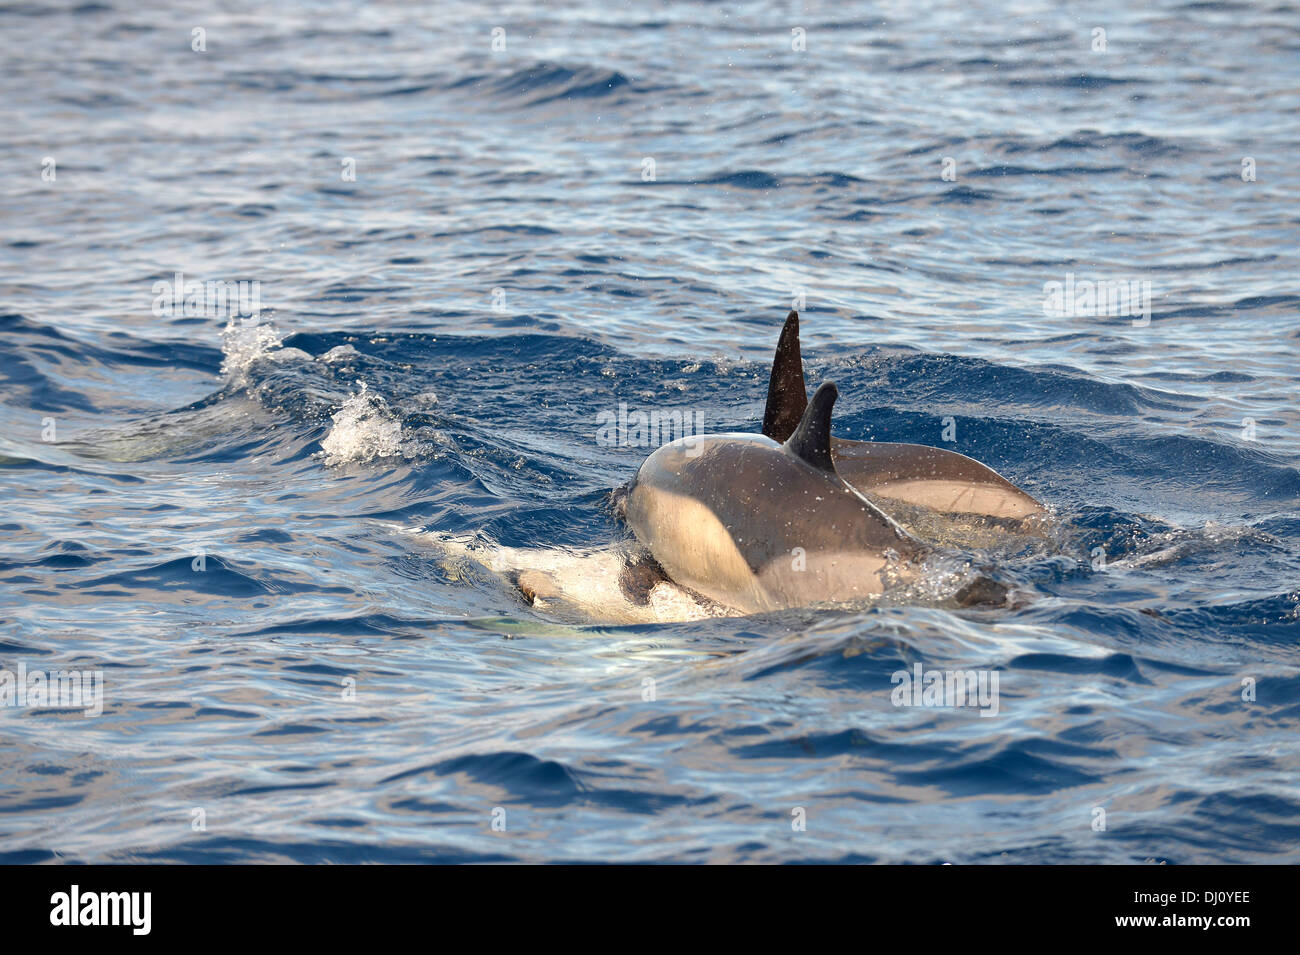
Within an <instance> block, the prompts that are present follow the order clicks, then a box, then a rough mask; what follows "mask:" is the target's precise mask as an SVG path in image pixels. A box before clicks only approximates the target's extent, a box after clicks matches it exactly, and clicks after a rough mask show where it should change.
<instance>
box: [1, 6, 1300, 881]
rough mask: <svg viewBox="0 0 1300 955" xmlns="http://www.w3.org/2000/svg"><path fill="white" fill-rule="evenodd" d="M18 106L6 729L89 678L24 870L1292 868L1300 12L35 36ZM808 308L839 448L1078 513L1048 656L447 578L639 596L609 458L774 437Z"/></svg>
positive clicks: (1056, 570)
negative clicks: (21, 685) (860, 448)
mask: <svg viewBox="0 0 1300 955" xmlns="http://www.w3.org/2000/svg"><path fill="white" fill-rule="evenodd" d="M498 28H499V29H500V30H503V31H504V33H503V34H500V33H498V34H497V37H498V43H497V46H498V47H500V46H501V45H502V44H501V42H500V40H501V39H503V40H504V49H494V48H493V38H494V30H496V29H498ZM1098 28H1100V29H1101V30H1104V31H1105V32H1104V47H1105V49H1104V50H1102V49H1100V48H1099V46H1100V44H1099V39H1100V38H1101V37H1100V35H1098V34H1097V33H1096V32H1095V31H1096V30H1097V29H1098ZM196 29H201V30H202V31H204V32H203V33H201V34H198V35H197V36H198V37H200V38H201V39H202V43H200V42H199V40H198V39H197V38H196V34H195V32H194V31H195V30H196ZM795 30H802V31H803V33H802V34H795V33H792V31H795ZM800 41H802V45H803V49H799V50H796V49H794V47H795V46H799V45H801V43H800ZM195 45H199V46H203V47H204V49H202V50H196V49H194V46H195ZM0 54H2V58H3V62H4V64H5V68H4V70H3V72H2V73H0V128H3V130H4V136H3V137H0V167H2V168H3V170H4V176H3V180H2V181H0V210H2V215H3V233H2V235H0V263H2V264H3V269H2V270H0V382H2V383H3V390H2V391H0V497H2V500H3V503H2V504H0V507H2V508H3V511H2V513H0V670H7V671H10V672H17V670H18V668H19V667H20V666H21V667H24V668H26V669H27V670H29V671H30V670H41V671H44V672H47V673H53V672H56V671H59V670H76V671H90V670H101V671H102V673H103V678H104V698H103V713H102V715H99V716H95V717H87V716H85V715H83V713H82V712H81V711H77V710H73V709H69V708H63V709H58V708H54V709H51V708H38V707H33V706H26V707H17V706H3V707H0V861H4V862H59V861H62V862H73V861H76V862H82V861H84V862H196V863H197V862H203V863H211V862H282V861H293V862H308V863H310V862H327V861H328V862H419V861H438V862H450V861H485V862H505V861H526V862H540V861H598V860H603V861H623V862H628V861H668V862H788V861H838V862H847V861H878V862H920V863H937V862H954V863H979V862H1013V863H1020V862H1084V863H1123V862H1148V861H1150V862H1168V863H1205V862H1233V863H1237V862H1289V863H1295V862H1300V785H1298V784H1297V779H1298V777H1297V772H1298V771H1300V653H1298V650H1297V643H1298V641H1300V590H1298V588H1300V582H1298V581H1300V470H1297V468H1298V467H1300V411H1298V410H1297V405H1298V402H1297V398H1298V395H1300V391H1298V383H1300V372H1298V371H1297V368H1298V365H1300V363H1298V362H1297V353H1298V352H1300V285H1298V284H1297V275H1298V274H1300V192H1298V191H1297V185H1296V173H1295V157H1296V156H1297V154H1298V153H1300V15H1298V14H1297V11H1296V8H1295V7H1294V6H1293V5H1291V4H1284V3H1274V2H1269V0H1265V2H1261V3H1234V2H1183V0H1157V2H1155V3H1151V4H1121V3H1102V4H1097V5H1093V6H1090V7H1089V8H1088V9H1086V10H1085V9H1083V8H1081V7H1077V6H1076V5H1073V4H1069V5H1061V4H1057V3H1054V2H1042V3H1037V2H1032V0H1030V2H1025V3H1017V4H1014V5H1011V6H1009V7H1008V6H1006V5H1002V4H991V3H983V2H978V0H977V2H973V3H934V2H925V0H922V2H910V3H892V2H880V3H859V4H831V3H825V4H820V3H806V4H801V3H793V4H778V3H764V2H735V3H725V4H661V3H649V2H647V3H633V4H594V3H578V4H566V5H562V6H561V8H557V9H552V10H543V9H540V8H539V5H535V4H517V5H516V4H505V5H498V4H460V3H445V4H436V5H428V6H416V5H409V4H403V3H334V2H299V3H291V4H262V3H251V2H236V3H231V4H223V5H221V8H220V9H215V8H213V7H211V6H210V5H206V4H198V3H187V2H182V3H170V4H166V5H149V4H137V3H125V2H122V0H113V2H96V3H82V4H73V3H47V2H39V0H36V2H20V3H10V4H3V5H0ZM946 159H951V160H952V162H951V163H948V164H945V160H946ZM1246 160H1250V162H1245V161H1246ZM349 161H350V162H349ZM1252 168H1253V171H1254V176H1253V181H1252V177H1251V175H1250V169H1252ZM945 170H948V171H949V173H950V174H949V175H948V176H947V177H945V175H944V172H945ZM350 171H353V172H354V173H355V176H354V177H352V176H350V175H345V174H347V173H349V172H350ZM1244 172H1245V175H1243V173H1244ZM177 272H183V273H184V275H185V277H186V278H187V279H189V280H193V281H232V282H233V281H250V282H254V281H255V282H257V283H258V289H259V294H260V299H261V304H262V307H263V310H262V312H261V314H260V316H259V321H258V322H257V323H252V322H241V321H238V320H236V321H234V322H230V321H229V316H228V315H225V314H196V315H186V314H185V311H184V309H180V310H175V309H168V308H167V307H155V305H156V304H157V303H156V302H155V299H156V298H157V297H158V293H156V291H155V283H160V282H169V281H173V276H174V274H175V273H177ZM1070 275H1073V276H1074V277H1075V279H1076V280H1090V279H1106V280H1109V279H1123V280H1125V281H1130V280H1135V281H1138V282H1139V284H1141V283H1143V282H1146V283H1149V289H1150V292H1151V300H1150V304H1151V308H1150V322H1149V323H1146V322H1145V321H1143V320H1140V319H1139V320H1137V321H1135V320H1134V318H1132V317H1130V316H1128V315H1120V316H1116V315H1086V314H1084V315H1080V314H1070V315H1066V316H1062V315H1049V314H1047V313H1046V310H1045V308H1044V287H1045V284H1046V283H1049V282H1062V283H1064V282H1066V281H1067V276H1070ZM800 295H801V296H802V302H801V304H802V306H803V307H802V309H801V313H802V316H803V321H804V354H805V361H806V363H807V366H808V374H809V380H810V383H815V382H816V381H818V380H820V379H822V378H833V379H835V380H836V381H837V382H838V384H839V387H840V392H841V398H840V402H839V405H838V406H837V409H836V410H837V415H836V423H835V428H836V433H837V434H839V435H840V436H842V437H847V438H856V439H862V440H870V439H874V440H886V441H905V442H915V443H922V444H931V445H936V446H942V447H948V448H950V449H953V450H958V451H961V452H963V453H965V454H969V455H972V456H974V457H976V458H978V459H980V460H982V461H984V462H986V463H988V464H989V465H991V466H993V467H995V468H997V469H998V470H1000V471H1001V472H1002V473H1003V474H1004V475H1006V476H1007V477H1008V478H1010V479H1011V480H1013V481H1015V482H1016V483H1018V484H1020V485H1021V486H1023V487H1024V488H1026V489H1027V490H1029V491H1030V492H1031V493H1032V494H1034V495H1035V496H1037V497H1038V498H1040V499H1041V500H1043V501H1045V502H1046V503H1048V504H1049V505H1050V506H1051V508H1052V509H1053V512H1054V514H1055V515H1056V516H1057V518H1058V519H1059V522H1060V531H1059V533H1058V534H1057V535H1056V538H1055V539H1054V540H1053V542H1052V546H1051V547H1050V548H1044V549H1040V550H1037V551H1035V552H1033V553H1032V554H1029V555H1022V556H1020V557H1019V558H1017V559H1015V560H1010V561H1008V562H1007V564H1006V566H1004V567H1002V568H1001V569H1000V573H1001V574H1002V575H1003V576H1004V578H1006V579H1009V580H1012V581H1014V582H1015V583H1016V584H1017V586H1018V587H1019V588H1020V589H1021V591H1022V593H1023V594H1024V595H1026V598H1027V599H1026V600H1025V602H1024V605H1023V606H1021V607H1019V608H1018V609H1013V610H996V611H988V610H981V611H977V610H957V609H954V608H953V607H951V606H950V605H948V604H946V603H943V602H937V603H933V604H919V605H888V606H879V607H873V608H865V609H859V610H855V611H847V610H846V611H842V612H837V611H824V610H823V611H801V612H791V613H784V614H774V615H765V616H756V617H748V618H718V619H708V620H703V621H695V622H689V623H671V622H664V623H652V624H640V625H634V626H612V625H603V624H599V623H585V624H584V623H574V622H572V621H562V620H556V619H553V618H551V617H549V616H548V615H546V614H545V613H542V612H539V611H538V610H537V609H536V608H534V607H530V606H528V605H527V604H526V603H525V602H524V601H522V600H521V599H520V598H519V595H518V594H517V593H515V592H514V591H513V590H512V589H511V588H510V587H509V586H508V585H507V584H506V583H504V582H503V581H502V580H501V579H500V578H499V577H496V576H494V575H492V574H490V573H486V572H479V571H475V570H474V569H473V568H467V567H464V566H451V565H449V564H448V562H447V561H445V560H444V559H442V557H441V555H440V554H439V553H438V551H437V548H436V547H434V546H433V545H432V544H431V541H432V540H433V539H434V536H435V535H439V534H442V535H477V536H478V537H480V538H481V539H485V540H492V541H496V542H500V543H502V544H505V545H509V546H513V547H521V548H583V547H596V546H600V545H602V544H606V543H608V542H610V541H612V540H615V539H617V538H618V537H619V535H620V534H621V530H620V528H619V527H618V526H617V524H616V523H615V521H614V519H613V517H612V516H611V514H610V512H609V511H608V509H607V508H606V506H605V497H606V494H607V493H608V491H609V490H610V489H612V488H614V487H616V486H618V485H620V484H622V483H623V482H624V481H626V480H627V479H628V478H629V477H631V475H632V474H633V473H634V472H635V469H636V467H637V466H638V465H639V463H640V461H641V460H642V458H643V457H644V455H645V454H646V450H647V449H645V448H637V447H609V446H605V445H602V444H601V443H600V442H598V440H597V426H596V420H597V416H598V415H599V414H600V413H601V412H605V411H611V410H615V409H617V407H618V405H619V403H620V402H625V403H627V404H628V405H629V406H630V407H633V408H641V409H689V410H691V411H693V412H695V413H697V414H698V415H699V416H700V417H701V418H702V419H703V420H704V421H705V422H707V424H708V425H709V428H708V430H750V431H752V430H757V427H758V422H759V420H760V419H761V414H762V407H763V400H764V396H765V390H766V381H767V371H768V362H769V361H770V356H771V350H772V347H773V345H774V343H775V338H776V334H777V331H778V330H779V328H780V323H781V320H782V319H783V318H784V316H785V312H786V310H787V309H788V308H789V307H790V305H791V303H792V302H793V301H794V300H795V298H796V297H797V296H800ZM164 297H165V296H164ZM165 304H166V303H164V305H165ZM945 428H951V429H952V431H951V432H950V434H951V436H952V437H953V440H952V441H948V442H945V441H944V440H943V432H944V430H945ZM917 664H920V665H922V667H924V668H926V669H929V670H962V671H965V670H975V671H981V672H984V673H997V675H998V677H999V685H1000V703H999V708H998V713H997V715H996V716H995V717H992V718H988V717H985V716H981V715H980V711H979V710H978V709H975V708H969V707H967V708H936V707H898V706H895V705H894V702H893V700H892V699H891V695H892V691H893V689H894V686H893V683H892V682H891V677H892V675H893V674H895V673H896V672H897V671H899V670H909V669H910V668H912V667H913V666H915V665H917Z"/></svg>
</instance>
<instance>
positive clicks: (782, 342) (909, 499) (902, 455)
mask: <svg viewBox="0 0 1300 955" xmlns="http://www.w3.org/2000/svg"><path fill="white" fill-rule="evenodd" d="M807 406H808V397H807V392H805V390H804V378H803V358H802V355H801V354H800V349H799V313H798V312H795V311H791V312H790V314H789V315H788V316H787V317H786V320H785V325H784V326H783V327H782V329H781V337H780V339H779V340H778V342H777V346H776V355H775V357H774V359H773V361H772V374H771V377H770V379H769V381H768V390H767V406H766V408H765V409H764V413H763V434H765V435H767V436H768V437H769V438H772V439H773V440H775V441H785V440H786V439H787V438H789V437H790V435H792V434H793V433H794V431H795V428H796V427H797V426H798V424H799V422H800V420H801V419H802V417H803V414H804V409H805V408H806V407H807ZM831 458H832V460H833V461H834V463H835V469H836V471H837V472H838V473H839V475H840V477H842V478H843V479H844V480H845V481H847V482H848V483H849V484H850V485H852V486H853V487H854V488H855V489H857V490H858V491H860V492H862V493H863V494H864V495H866V496H867V497H868V498H869V499H871V500H878V501H879V502H880V504H881V505H882V506H883V507H884V508H885V509H886V510H889V509H891V506H892V505H893V504H894V503H896V502H902V503H904V504H908V505H914V506H916V507H921V508H925V509H927V510H929V511H936V512H941V513H944V514H963V515H975V516H979V517H985V518H996V519H1009V520H1011V521H1013V522H1020V521H1024V520H1025V519H1026V518H1035V517H1043V516H1045V515H1046V514H1047V508H1046V507H1044V506H1043V505H1042V504H1041V503H1039V502H1038V501H1036V500H1035V499H1034V498H1032V497H1031V496H1030V495H1028V494H1026V493H1025V492H1024V491H1022V490H1021V489H1020V488H1018V487H1016V486H1015V485H1014V484H1012V483H1011V482H1010V481H1008V480H1007V479H1006V478H1004V477H1003V476H1002V475H1000V474H998V473H997V472H996V471H994V470H993V469H992V468H990V467H988V466H986V465H983V464H981V463H980V462H978V461H976V460H975V459H974V458H968V457H966V455H964V454H958V453H957V452H956V451H946V450H943V449H941V448H931V447H927V446H925V445H920V444H890V443H886V442H883V441H846V440H842V439H839V438H832V439H831Z"/></svg>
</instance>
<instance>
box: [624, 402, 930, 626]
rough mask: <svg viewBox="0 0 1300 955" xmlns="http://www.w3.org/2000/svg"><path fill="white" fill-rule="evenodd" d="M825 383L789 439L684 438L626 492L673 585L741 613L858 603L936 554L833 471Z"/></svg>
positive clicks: (634, 524)
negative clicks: (825, 604) (813, 605)
mask: <svg viewBox="0 0 1300 955" xmlns="http://www.w3.org/2000/svg"><path fill="white" fill-rule="evenodd" d="M838 395H839V391H838V389H837V388H836V387H835V384H834V382H824V383H823V384H822V385H821V387H820V388H818V389H817V392H816V393H815V394H814V395H813V399H812V401H811V402H808V403H807V407H806V408H805V409H804V411H803V414H802V416H801V418H800V420H799V422H798V424H797V425H796V426H795V427H794V429H793V431H792V432H791V434H790V435H789V436H788V437H787V438H786V440H785V441H784V442H783V443H778V442H776V441H775V440H773V439H772V438H771V437H768V436H766V435H758V434H743V433H737V434H718V435H707V436H695V437H690V438H681V439H678V440H677V441H674V442H672V443H671V444H666V445H664V446H663V447H661V448H659V449H658V450H656V451H655V452H654V453H652V454H651V455H650V456H649V457H648V458H646V460H645V462H644V463H643V464H642V465H641V468H640V470H639V471H638V472H637V475H636V477H635V478H634V479H633V480H632V482H631V484H630V485H629V487H628V488H627V491H626V495H625V498H624V500H623V508H622V509H623V515H624V518H625V520H626V522H627V525H628V527H629V528H630V529H631V531H632V533H633V534H634V535H635V536H636V538H637V540H638V541H640V542H641V544H643V545H644V546H645V547H646V548H647V549H648V550H649V551H650V553H651V555H652V556H653V558H654V560H655V561H656V562H657V563H658V566H659V567H660V568H662V569H663V571H664V573H665V574H666V575H667V577H668V578H669V579H670V580H672V581H674V582H675V583H677V584H678V585H679V586H682V587H685V588H688V589H689V590H691V591H694V592H697V593H699V594H702V595H703V596H705V597H707V598H709V599H710V600H713V601H716V602H717V603H720V604H723V605H725V606H728V607H732V608H735V609H736V610H739V611H740V612H742V613H760V612H764V611H772V610H782V609H788V608H792V607H802V606H808V605H812V604H822V603H843V602H851V601H856V600H861V599H864V598H869V597H873V596H876V595H879V594H881V593H884V592H885V591H887V590H889V589H891V588H893V587H895V586H897V585H901V584H905V583H907V582H908V581H910V580H912V579H914V578H915V577H916V576H917V575H918V574H919V572H920V564H921V563H922V561H924V559H925V558H926V557H927V556H929V555H930V554H931V553H932V549H931V548H930V547H929V546H928V545H926V544H924V543H922V542H921V541H920V540H918V539H917V538H915V537H913V536H912V535H911V534H909V533H908V532H907V531H905V530H904V529H903V528H902V527H901V526H900V525H899V524H898V523H897V522H895V521H894V520H892V519H891V518H890V517H889V516H888V515H887V514H885V513H884V512H883V511H882V510H881V509H880V508H879V507H877V506H876V505H875V504H873V503H872V502H871V501H869V500H868V499H867V498H866V497H864V496H863V495H862V494H861V493H859V491H858V490H857V489H856V488H854V487H853V486H852V485H850V484H849V483H847V482H846V481H845V480H844V479H843V478H842V477H841V475H840V474H839V473H837V470H836V464H835V461H834V459H833V456H832V451H831V449H832V444H831V408H832V407H833V406H834V404H835V399H836V398H837V396H838Z"/></svg>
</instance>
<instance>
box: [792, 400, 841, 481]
mask: <svg viewBox="0 0 1300 955" xmlns="http://www.w3.org/2000/svg"><path fill="white" fill-rule="evenodd" d="M839 396H840V390H839V389H838V388H836V387H835V382H833V381H823V382H822V383H821V387H819V388H818V389H817V393H816V394H814V395H813V398H812V402H811V403H809V405H808V408H807V410H806V411H804V413H803V418H802V419H801V420H800V422H799V427H797V428H795V429H794V434H792V435H790V438H789V440H788V441H786V442H785V444H784V445H782V447H783V448H784V449H785V450H786V451H787V452H788V453H790V454H793V455H794V456H795V457H796V458H798V459H799V460H800V461H802V462H804V463H805V464H810V465H812V466H813V467H815V468H819V469H820V470H822V471H829V472H830V473H831V474H834V473H835V463H834V462H833V461H832V460H831V409H832V408H833V407H835V399H836V398H838V397H839Z"/></svg>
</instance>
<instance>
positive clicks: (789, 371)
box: [763, 311, 808, 441]
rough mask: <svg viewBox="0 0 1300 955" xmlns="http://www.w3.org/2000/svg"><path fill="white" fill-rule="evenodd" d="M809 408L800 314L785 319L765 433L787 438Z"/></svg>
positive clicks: (770, 383) (765, 415)
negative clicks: (805, 387)
mask: <svg viewBox="0 0 1300 955" xmlns="http://www.w3.org/2000/svg"><path fill="white" fill-rule="evenodd" d="M807 407H808V392H806V391H805V390H804V386H803V357H802V356H801V355H800V353H799V313H798V312H795V311H792V312H790V314H789V315H788V316H786V319H785V327H783V328H782V329H781V338H780V340H779V341H778V342H777V343H776V355H775V357H773V359H772V377H771V378H770V379H769V380H768V383H767V408H766V410H764V412H763V433H764V434H765V435H767V436H768V437H769V438H771V439H772V440H773V441H784V440H785V439H786V438H788V437H790V435H792V434H794V429H795V428H796V427H798V425H799V419H800V418H802V417H803V412H804V409H805V408H807Z"/></svg>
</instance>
